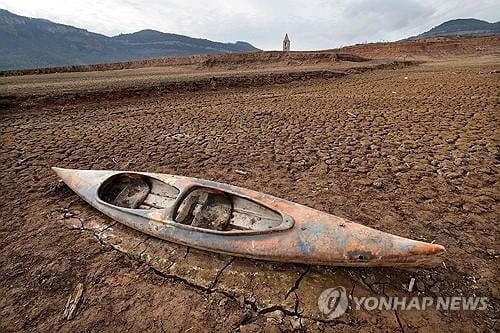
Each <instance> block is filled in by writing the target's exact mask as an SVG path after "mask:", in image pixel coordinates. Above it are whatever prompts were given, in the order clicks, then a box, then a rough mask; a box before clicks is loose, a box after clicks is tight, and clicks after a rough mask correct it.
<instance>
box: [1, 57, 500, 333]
mask: <svg viewBox="0 0 500 333" xmlns="http://www.w3.org/2000/svg"><path fill="white" fill-rule="evenodd" d="M499 64H500V58H499V56H498V55H489V56H482V57H471V56H468V57H461V58H453V59H448V60H446V59H440V60H439V61H430V62H426V63H423V64H419V65H413V66H406V65H405V66H399V65H398V66H389V67H387V66H386V67H383V66H382V67H379V68H378V69H375V70H368V71H366V70H362V71H356V70H351V71H347V70H346V69H345V68H343V70H344V72H343V74H339V75H331V76H328V75H327V76H325V77H323V78H322V77H321V75H319V74H318V72H317V71H315V73H316V74H315V75H313V76H310V77H307V76H305V77H304V76H300V75H299V77H295V78H292V80H288V81H286V80H285V81H279V80H278V81H276V82H275V81H273V80H274V79H275V78H276V76H268V79H269V80H270V81H269V82H267V83H266V85H265V87H263V86H262V85H260V84H259V82H262V77H263V76H262V75H261V76H259V75H260V74H259V75H257V74H256V76H255V75H254V76H251V75H243V77H244V78H246V79H245V80H246V81H245V80H243V81H238V83H237V84H234V85H222V86H221V85H213V84H212V83H211V82H210V81H208V82H205V81H203V80H205V78H201V79H196V78H192V75H191V76H190V77H191V79H190V80H191V81H189V82H202V83H199V85H198V84H194V85H192V86H191V87H192V89H190V90H192V91H190V92H182V88H183V87H185V81H182V82H184V83H182V84H179V86H177V88H172V89H167V90H165V91H164V90H162V89H161V87H164V86H162V85H157V86H155V87H156V88H155V89H154V90H153V91H151V90H147V89H143V88H141V89H136V90H134V91H131V90H130V89H128V88H127V89H125V88H123V86H120V87H121V88H116V89H114V90H113V89H110V90H103V91H102V93H101V94H99V93H95V90H92V89H90V88H88V87H89V86H92V82H87V83H82V84H81V83H75V84H74V85H72V86H71V85H70V86H68V87H67V89H66V90H65V89H64V84H63V87H59V88H57V89H54V87H53V86H50V85H47V86H46V87H45V88H44V86H43V84H42V85H40V84H38V83H37V82H39V81H40V80H41V78H43V77H41V76H26V77H23V79H22V81H23V82H20V81H21V79H19V81H15V80H16V79H15V78H13V77H11V78H2V79H0V84H3V87H5V88H6V89H5V90H6V91H9V93H8V98H9V100H8V103H5V104H4V105H3V108H2V109H1V110H0V118H1V122H0V130H1V142H2V146H1V155H0V162H1V164H2V167H1V169H0V172H1V181H2V184H1V185H2V189H3V192H2V201H1V205H2V210H1V217H2V225H1V227H0V233H1V240H0V244H1V247H2V250H3V251H2V255H1V256H0V264H1V270H0V295H1V297H0V314H1V320H0V330H2V331H7V332H9V331H13V332H14V331H54V330H60V331H131V332H136V331H167V332H172V331H179V332H185V331H191V332H198V331H241V332H258V331H262V330H267V331H269V332H278V331H293V330H304V331H306V330H309V331H325V332H329V331H332V332H333V331H339V330H340V331H351V330H363V331H380V330H382V331H405V332H407V331H408V332H411V331H427V330H429V329H431V328H432V330H433V331H450V330H457V331H464V330H465V331H472V330H479V331H488V330H491V331H498V329H499V327H498V323H497V320H498V309H499V307H498V306H499V302H498V297H499V292H498V285H499V284H498V256H499V254H500V253H499V252H500V249H499V246H498V240H497V239H498V234H499V232H498V231H499V230H498V229H499V227H498V224H497V222H498V211H499V209H498V208H499V207H498V200H499V195H500V193H499V188H498V156H499V155H498V121H499V119H498V117H499V112H498V102H499V100H498V96H499V91H500V89H499V88H500V87H499V82H500V80H499V74H498V66H499ZM356 66H358V65H356ZM364 66H365V68H366V65H364ZM333 72H335V73H336V72H337V70H334V69H332V70H331V71H330V72H329V73H333ZM134 73H138V72H134ZM51 75H56V79H58V78H59V77H58V76H57V75H58V74H51ZM65 75H67V74H65ZM86 75H89V74H88V73H87V74H86ZM117 75H118V76H119V75H121V74H120V72H117ZM265 75H268V73H267V74H265ZM124 76H126V75H124ZM61 77H62V76H61ZM224 77H226V78H228V79H227V80H229V81H230V80H232V77H233V76H231V75H226V76H224ZM249 77H250V78H251V79H248V78H249ZM264 77H265V76H264ZM135 78H137V76H135ZM2 80H14V81H8V82H7V81H2ZM30 80H31V82H34V83H33V84H32V85H30ZM64 80H66V79H64ZM88 80H90V81H91V75H89V77H88ZM103 80H104V79H103ZM82 81H85V80H82ZM122 81H127V79H126V78H124V79H123V80H122ZM129 81H133V79H129ZM160 81H161V80H160ZM229 81H228V82H229ZM161 82H163V81H161ZM169 82H170V81H169ZM174 82H180V81H175V80H174ZM219 82H220V81H219ZM223 82H225V81H223ZM280 82H282V83H280ZM23 84H26V86H23V87H24V88H23V89H20V88H19V87H20V86H22V85H23ZM134 84H135V83H132V84H130V83H127V84H126V85H127V87H129V86H133V85H134ZM170 84H171V83H169V87H170ZM138 85H139V84H138ZM140 86H141V87H142V85H140ZM205 88H207V89H205ZM44 89H45V90H44ZM21 90H22V92H20V91H21ZM90 92H92V93H90ZM0 93H1V92H0ZM6 95H7V94H6ZM30 96H36V98H30ZM68 96H69V98H68ZM89 96H90V97H91V98H89ZM62 97H64V98H62ZM50 166H61V167H71V168H89V169H129V170H141V171H152V172H162V173H172V174H180V175H186V176H195V177H200V178H206V179H213V180H217V181H221V182H226V183H231V184H235V185H238V186H243V187H247V188H251V189H254V190H258V191H262V192H265V193H269V194H273V195H276V196H279V197H283V198H286V199H289V200H292V201H295V202H299V203H302V204H305V205H308V206H311V207H314V208H317V209H320V210H324V211H327V212H329V213H332V214H335V215H340V216H343V217H348V218H349V219H351V220H354V221H356V222H358V223H362V224H365V225H368V226H371V227H374V228H377V229H380V230H384V231H388V232H391V233H394V234H398V235H401V236H405V237H409V238H414V239H422V240H426V241H435V242H437V243H439V244H443V245H444V246H446V248H447V251H448V252H447V256H446V260H445V265H443V266H442V267H438V268H436V269H426V270H399V269H347V268H334V267H331V268H327V267H318V266H307V265H285V264H277V263H265V262H258V261H253V260H246V259H239V258H231V257H227V256H220V255H214V254H211V253H206V252H202V251H198V250H195V249H190V248H187V247H183V246H177V245H175V244H170V243H167V242H163V241H159V240H156V239H154V238H150V237H146V236H144V235H142V234H140V233H137V232H135V231H133V230H130V229H128V228H126V227H123V226H121V225H119V224H117V223H114V222H113V221H112V220H111V219H109V218H107V217H106V216H103V215H102V214H100V213H99V212H97V211H95V210H94V209H92V208H91V207H89V206H88V205H86V204H85V203H84V202H83V201H82V200H80V199H79V198H78V197H77V196H76V195H74V194H73V193H72V192H69V191H67V190H66V189H65V188H64V187H61V186H58V185H57V184H58V183H57V179H56V177H55V175H53V174H52V173H51V171H50V169H49V167H50ZM236 170H241V171H244V172H245V173H246V174H242V173H241V172H236ZM412 278H415V286H414V288H413V291H412V292H409V291H407V287H408V283H409V282H410V280H411V279H412ZM78 283H82V284H83V286H84V291H83V297H82V299H81V301H80V304H79V305H78V307H77V310H76V312H75V314H74V318H73V319H72V320H66V319H64V318H63V310H64V307H65V304H66V301H67V299H68V296H69V295H70V294H71V292H72V290H73V288H74V287H75V286H76V285H77V284H78ZM338 285H341V286H344V287H345V288H347V289H348V290H349V292H350V293H351V294H353V295H358V296H360V295H362V296H368V295H399V296H407V297H408V296H415V295H419V296H469V295H478V296H486V297H488V298H489V305H488V309H487V310H485V311H450V312H446V311H435V310H429V311H413V310H412V311H363V310H361V311H360V310H354V309H351V310H349V311H348V312H347V313H346V314H345V315H343V316H342V317H340V318H339V319H337V320H334V321H331V322H325V321H324V319H323V318H322V317H321V314H320V313H319V311H318V309H317V304H316V302H317V297H318V296H319V294H320V293H321V292H322V291H323V290H324V289H326V288H329V287H334V286H338Z"/></svg>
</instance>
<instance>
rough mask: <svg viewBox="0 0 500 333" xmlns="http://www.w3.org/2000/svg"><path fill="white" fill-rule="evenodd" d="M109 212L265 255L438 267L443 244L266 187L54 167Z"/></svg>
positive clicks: (183, 239)
mask: <svg viewBox="0 0 500 333" xmlns="http://www.w3.org/2000/svg"><path fill="white" fill-rule="evenodd" d="M52 169H53V170H54V171H55V173H56V174H57V175H58V176H59V177H60V178H61V179H62V180H63V181H64V182H65V183H66V184H67V185H68V186H69V187H70V188H71V189H72V190H73V191H75V192H76V193H77V194H78V195H79V196H80V197H81V198H82V199H84V200H85V201H87V202H88V203H89V204H91V205H92V206H94V207H95V208H96V209H98V210H99V211H101V212H102V213H104V214H106V215H108V216H110V217H111V218H113V219H115V220H116V221H118V222H120V223H123V224H125V225H126V226H128V227H130V228H133V229H136V230H139V231H141V232H144V233H146V234H148V235H151V236H154V237H158V238H161V239H164V240H166V241H171V242H174V243H178V244H183V245H186V246H190V247H194V248H198V249H202V250H206V251H213V252H218V253H223V254H228V255H232V256H240V257H247V258H254V259H261V260H270V261H281V262H294V263H306V264H319V265H331V266H400V267H419V266H436V265H438V264H440V263H441V262H442V255H443V253H444V252H445V249H444V247H443V246H441V245H437V244H430V243H425V242H420V241H416V240H411V239H407V238H403V237H399V236H395V235H392V234H389V233H385V232H382V231H379V230H375V229H372V228H369V227H366V226H363V225H360V224H357V223H353V222H350V221H348V220H346V219H343V218H340V217H337V216H334V215H330V214H327V213H324V212H321V211H318V210H316V209H312V208H309V207H305V206H303V205H299V204H296V203H293V202H290V201H287V200H284V199H280V198H276V197H273V196H270V195H267V194H263V193H260V192H256V191H252V190H248V189H244V188H240V187H236V186H232V185H227V184H221V183H217V182H212V181H207V180H202V179H197V178H189V177H181V176H174V175H166V174H155V173H145V172H131V171H104V170H72V169H62V168H52Z"/></svg>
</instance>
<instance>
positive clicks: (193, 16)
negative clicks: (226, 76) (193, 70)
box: [0, 0, 500, 50]
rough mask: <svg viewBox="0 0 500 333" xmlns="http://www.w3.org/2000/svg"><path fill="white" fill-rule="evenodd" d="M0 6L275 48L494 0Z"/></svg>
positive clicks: (415, 29) (399, 31) (340, 38)
mask: <svg viewBox="0 0 500 333" xmlns="http://www.w3.org/2000/svg"><path fill="white" fill-rule="evenodd" d="M0 8H5V9H7V10H10V11H12V12H14V13H16V14H19V15H24V16H31V17H40V18H46V19H49V20H51V21H54V22H58V23H64V24H68V25H73V26H77V27H79V28H84V29H87V30H89V31H93V32H99V33H102V34H105V35H108V36H111V35H117V34H120V33H129V32H134V31H138V30H142V29H156V30H160V31H163V32H172V33H179V34H184V35H188V36H192V37H201V38H208V39H212V40H217V41H225V42H229V41H236V40H245V41H248V42H250V43H252V44H254V45H255V46H257V47H259V48H263V49H279V48H280V47H281V40H282V38H283V35H284V34H285V32H288V34H289V36H290V38H291V40H292V49H295V50H298V49H301V50H304V49H326V48H333V47H338V46H342V45H348V44H353V43H360V42H365V41H369V42H372V41H380V40H397V39H401V38H405V37H408V36H410V35H415V34H418V33H420V32H423V31H425V30H428V29H430V28H432V27H433V26H435V25H438V24H440V23H442V22H444V21H446V20H448V19H452V18H459V17H462V18H463V17H476V18H480V19H486V20H489V21H490V22H491V21H497V20H498V16H497V15H495V13H500V2H498V1H490V0H486V1H468V0H442V1H431V0H420V1H416V0H338V1H328V0H309V1H306V0H300V1H299V0H288V1H285V0H275V1H265V0H232V1H224V0H211V1H206V2H200V1H194V0H183V1H174V0H154V1H153V0H143V1H139V0H107V1H98V0H86V1H83V0H72V1H60V0H59V1H58V0H44V1H38V0H16V1H11V0H0Z"/></svg>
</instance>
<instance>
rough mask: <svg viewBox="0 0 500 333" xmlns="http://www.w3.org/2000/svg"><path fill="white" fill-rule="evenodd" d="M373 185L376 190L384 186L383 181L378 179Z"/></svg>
mask: <svg viewBox="0 0 500 333" xmlns="http://www.w3.org/2000/svg"><path fill="white" fill-rule="evenodd" d="M372 185H373V186H374V187H376V188H381V187H382V186H383V185H384V182H383V181H382V179H376V180H374V181H373V183H372Z"/></svg>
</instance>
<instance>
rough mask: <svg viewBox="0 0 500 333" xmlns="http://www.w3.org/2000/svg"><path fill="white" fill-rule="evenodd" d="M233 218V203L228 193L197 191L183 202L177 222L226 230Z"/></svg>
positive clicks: (206, 190) (178, 212)
mask: <svg viewBox="0 0 500 333" xmlns="http://www.w3.org/2000/svg"><path fill="white" fill-rule="evenodd" d="M231 216H232V203H231V199H230V198H229V196H228V195H227V194H226V193H224V192H218V191H213V190H208V189H196V190H194V191H192V192H191V193H190V194H189V195H188V196H187V197H186V198H185V199H184V200H183V201H182V203H181V205H180V207H179V209H178V210H177V215H176V218H175V221H176V222H177V223H182V224H187V225H191V226H193V227H198V228H203V229H211V230H226V229H227V227H228V225H229V221H230V219H231Z"/></svg>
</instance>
